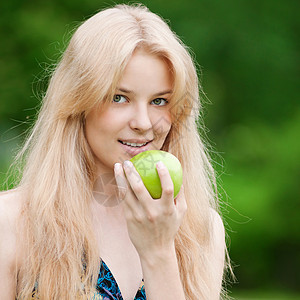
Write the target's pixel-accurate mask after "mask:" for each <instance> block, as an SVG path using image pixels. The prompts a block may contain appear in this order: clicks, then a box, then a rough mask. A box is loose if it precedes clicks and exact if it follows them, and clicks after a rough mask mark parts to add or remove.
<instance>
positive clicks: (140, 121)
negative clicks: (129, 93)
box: [129, 105, 152, 132]
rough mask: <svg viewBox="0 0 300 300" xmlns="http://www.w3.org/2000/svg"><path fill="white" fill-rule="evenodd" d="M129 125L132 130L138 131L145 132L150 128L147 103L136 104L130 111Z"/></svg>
mask: <svg viewBox="0 0 300 300" xmlns="http://www.w3.org/2000/svg"><path fill="white" fill-rule="evenodd" d="M129 126H130V128H131V129H132V130H135V131H138V132H146V131H148V130H149V129H151V128H152V123H151V119H150V115H149V111H148V108H147V105H136V107H135V108H134V109H133V111H132V116H131V118H130V121H129Z"/></svg>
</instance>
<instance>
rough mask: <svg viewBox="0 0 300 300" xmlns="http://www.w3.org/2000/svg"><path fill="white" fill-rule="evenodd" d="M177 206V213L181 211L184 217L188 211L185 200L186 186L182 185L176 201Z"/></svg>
mask: <svg viewBox="0 0 300 300" xmlns="http://www.w3.org/2000/svg"><path fill="white" fill-rule="evenodd" d="M174 203H175V206H176V208H177V211H179V212H180V213H181V214H182V215H184V214H185V212H186V210H187V203H186V200H185V194H184V186H183V185H182V186H181V188H180V191H179V193H178V195H177V196H176V198H175V199H174Z"/></svg>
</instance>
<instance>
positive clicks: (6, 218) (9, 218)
mask: <svg viewBox="0 0 300 300" xmlns="http://www.w3.org/2000/svg"><path fill="white" fill-rule="evenodd" d="M23 199H24V197H23V193H22V192H21V191H20V190H17V189H15V190H10V191H5V192H0V224H1V226H0V228H1V229H0V230H1V232H2V234H3V232H5V231H8V232H12V230H13V228H14V227H15V226H14V225H15V223H16V221H17V219H18V217H19V216H20V213H21V209H22V203H23Z"/></svg>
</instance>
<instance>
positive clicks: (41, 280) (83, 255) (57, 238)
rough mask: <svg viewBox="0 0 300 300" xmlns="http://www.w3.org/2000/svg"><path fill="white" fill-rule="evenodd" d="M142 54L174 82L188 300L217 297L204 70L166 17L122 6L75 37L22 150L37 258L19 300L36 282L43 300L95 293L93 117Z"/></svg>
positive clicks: (169, 146)
mask: <svg viewBox="0 0 300 300" xmlns="http://www.w3.org/2000/svg"><path fill="white" fill-rule="evenodd" d="M137 48H142V49H145V50H147V51H149V53H151V54H155V55H158V56H160V57H162V58H164V59H165V60H166V61H167V62H168V63H169V65H170V69H171V71H172V74H173V78H174V93H173V96H172V101H171V104H172V107H171V112H172V116H173V123H172V128H171V130H170V133H169V135H168V137H167V140H166V142H165V144H164V146H163V150H166V151H169V152H171V153H173V154H174V155H176V156H177V157H178V158H179V160H180V161H181V162H182V166H183V170H184V186H185V194H186V199H187V202H188V203H187V204H188V210H187V213H186V217H185V219H184V221H183V223H182V226H181V227H180V230H179V232H178V234H177V237H176V252H177V257H178V262H179V267H180V273H181V280H182V283H183V287H184V290H185V295H186V299H189V300H195V299H209V298H210V294H211V292H212V290H213V289H215V288H216V287H214V286H212V283H211V282H213V281H212V280H211V277H212V276H214V274H213V271H212V270H211V267H210V265H211V264H210V261H209V260H208V252H209V247H210V245H211V236H210V233H211V219H210V215H211V213H210V209H211V208H214V209H217V196H216V189H215V183H214V178H215V176H214V171H213V168H212V167H211V164H210V161H209V158H208V155H207V153H206V150H205V147H204V144H203V142H202V141H201V139H200V138H199V135H198V129H197V121H198V119H199V111H201V107H200V101H199V84H198V78H197V72H196V68H195V65H194V63H193V60H192V58H191V55H190V54H189V53H188V51H187V49H186V47H185V46H184V45H183V44H182V42H181V41H180V40H179V39H178V38H177V36H176V35H175V34H174V33H173V32H172V31H171V30H170V28H169V26H168V25H167V24H166V23H165V22H164V21H163V20H162V19H161V18H160V17H159V16H157V15H156V14H153V13H151V12H149V11H148V9H147V8H145V7H144V6H140V5H139V6H128V5H117V6H116V7H114V8H109V9H106V10H104V11H101V12H99V13H97V14H96V15H94V16H93V17H91V18H90V19H88V20H87V21H85V22H84V23H83V24H82V25H81V26H79V28H78V29H77V30H76V32H75V33H74V35H73V37H72V39H71V40H70V43H69V45H68V47H67V49H66V51H65V52H64V54H63V57H62V59H61V61H60V62H59V64H58V65H57V67H56V70H55V71H54V73H53V76H52V78H51V80H50V83H49V87H48V90H47V93H46V95H45V97H44V101H43V104H42V107H41V110H40V113H39V116H38V119H37V122H36V124H35V126H34V127H33V129H32V133H31V135H30V136H29V138H28V139H27V141H26V143H25V145H24V148H23V150H22V151H21V152H20V155H19V158H20V159H21V158H22V157H25V159H26V165H25V168H24V170H23V177H22V180H21V183H20V186H23V187H25V188H26V191H27V201H26V204H25V206H24V209H23V216H24V218H23V222H25V223H22V224H23V225H25V226H23V225H22V226H23V229H22V230H21V231H20V234H22V235H24V238H25V240H26V245H27V249H26V251H27V253H28V256H27V258H26V260H25V262H24V263H23V264H22V268H21V272H20V274H22V276H20V278H18V293H17V298H18V299H29V298H30V295H31V293H32V291H33V289H34V286H35V283H36V282H38V297H39V298H40V299H74V298H75V297H84V298H86V297H88V295H89V293H90V292H91V291H92V290H93V288H94V287H95V284H96V281H97V278H98V272H99V266H100V258H99V257H98V256H99V251H98V245H97V243H96V238H95V236H94V233H93V229H92V224H91V219H92V218H91V212H90V201H91V199H92V185H93V182H94V180H95V165H94V159H93V155H92V153H91V150H90V148H89V145H88V144H87V141H86V138H85V133H84V125H85V116H86V115H87V114H88V113H89V111H90V110H91V109H92V108H94V107H95V106H98V105H102V106H104V105H106V104H107V103H108V102H109V99H112V95H113V93H114V91H115V88H116V85H117V83H118V81H119V79H120V76H121V75H122V72H123V70H124V68H125V67H126V64H127V62H128V61H129V59H130V57H131V55H132V54H133V52H134V50H135V49H137ZM83 265H84V266H85V267H84V270H83ZM83 286H84V288H82V287H83Z"/></svg>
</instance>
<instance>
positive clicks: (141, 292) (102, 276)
mask: <svg viewBox="0 0 300 300" xmlns="http://www.w3.org/2000/svg"><path fill="white" fill-rule="evenodd" d="M37 288H38V286H37V285H36V287H35V290H34V291H33V294H32V300H38V299H39V298H38V296H37V295H36V290H37ZM89 300H123V297H122V294H121V291H120V288H119V286H118V283H117V282H116V280H115V278H114V276H113V274H112V273H111V271H110V270H109V268H108V266H107V265H106V264H105V262H104V261H103V260H102V263H101V268H100V272H99V276H98V281H97V286H96V292H95V293H94V294H93V295H91V296H90V298H89ZM134 300H146V293H145V287H144V280H142V282H141V285H140V287H139V289H138V291H137V292H136V295H135V297H134Z"/></svg>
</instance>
